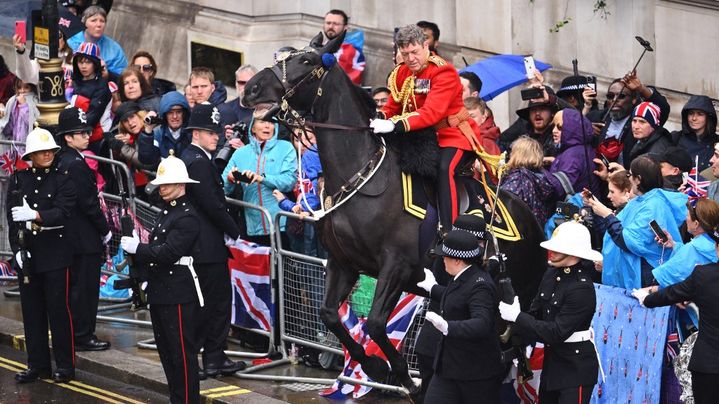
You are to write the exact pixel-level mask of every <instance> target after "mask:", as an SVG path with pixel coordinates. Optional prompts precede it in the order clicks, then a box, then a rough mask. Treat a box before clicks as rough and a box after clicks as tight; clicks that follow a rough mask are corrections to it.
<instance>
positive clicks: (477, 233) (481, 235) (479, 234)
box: [452, 226, 484, 239]
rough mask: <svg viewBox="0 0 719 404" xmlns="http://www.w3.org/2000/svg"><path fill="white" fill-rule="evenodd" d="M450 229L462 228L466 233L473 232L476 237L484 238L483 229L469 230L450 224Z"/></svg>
mask: <svg viewBox="0 0 719 404" xmlns="http://www.w3.org/2000/svg"><path fill="white" fill-rule="evenodd" d="M452 230H462V231H466V232H467V233H471V234H473V235H474V236H475V237H477V238H481V239H484V231H476V230H469V229H463V228H461V227H457V226H452Z"/></svg>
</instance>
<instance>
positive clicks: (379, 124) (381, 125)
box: [369, 119, 394, 133]
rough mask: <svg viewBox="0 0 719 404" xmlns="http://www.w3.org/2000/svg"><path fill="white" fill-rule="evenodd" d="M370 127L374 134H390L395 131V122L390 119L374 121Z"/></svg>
mask: <svg viewBox="0 0 719 404" xmlns="http://www.w3.org/2000/svg"><path fill="white" fill-rule="evenodd" d="M369 127H370V128H372V129H374V133H390V132H392V131H394V122H392V121H390V120H389V119H374V120H372V122H370V123H369Z"/></svg>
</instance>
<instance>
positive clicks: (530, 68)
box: [524, 56, 537, 80]
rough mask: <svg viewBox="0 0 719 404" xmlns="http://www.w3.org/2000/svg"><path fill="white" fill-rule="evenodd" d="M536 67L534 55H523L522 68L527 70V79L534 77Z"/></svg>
mask: <svg viewBox="0 0 719 404" xmlns="http://www.w3.org/2000/svg"><path fill="white" fill-rule="evenodd" d="M536 69H537V68H536V67H535V66H534V57H533V56H525V57H524V70H525V71H526V72H527V79H528V80H531V79H533V78H534V71H535V70H536Z"/></svg>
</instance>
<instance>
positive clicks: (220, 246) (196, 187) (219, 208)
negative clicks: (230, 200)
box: [182, 144, 240, 264]
mask: <svg viewBox="0 0 719 404" xmlns="http://www.w3.org/2000/svg"><path fill="white" fill-rule="evenodd" d="M182 161H184V162H185V165H186V166H187V172H188V174H189V175H190V178H192V179H193V180H195V181H199V182H200V183H199V184H187V196H188V197H189V198H190V202H191V204H192V206H194V207H195V208H196V209H197V214H198V216H199V218H200V234H202V237H201V238H200V249H199V252H198V253H197V255H196V256H195V262H196V263H198V264H204V263H220V262H226V261H227V257H228V256H229V251H228V250H227V247H225V238H224V235H225V234H227V235H228V236H230V237H232V238H233V239H237V237H239V236H240V229H239V228H238V227H237V224H236V223H235V221H234V220H232V216H230V214H229V213H228V211H227V203H226V201H225V192H224V189H223V183H222V178H220V174H219V173H218V172H217V167H215V164H214V163H213V162H212V161H211V160H210V159H209V158H208V157H207V154H206V153H205V151H204V150H202V149H201V148H199V147H197V146H195V145H194V144H191V145H189V146H187V148H186V149H185V151H184V152H182Z"/></svg>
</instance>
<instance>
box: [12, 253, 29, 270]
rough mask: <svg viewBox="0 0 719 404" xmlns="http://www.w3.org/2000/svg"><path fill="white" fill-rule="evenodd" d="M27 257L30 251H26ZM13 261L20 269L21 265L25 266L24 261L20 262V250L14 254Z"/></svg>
mask: <svg viewBox="0 0 719 404" xmlns="http://www.w3.org/2000/svg"><path fill="white" fill-rule="evenodd" d="M27 257H28V258H30V257H31V256H30V251H28V252H27ZM15 262H16V263H17V266H18V267H19V268H20V269H22V267H24V266H25V263H24V262H22V254H20V251H18V252H17V253H16V254H15Z"/></svg>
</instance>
